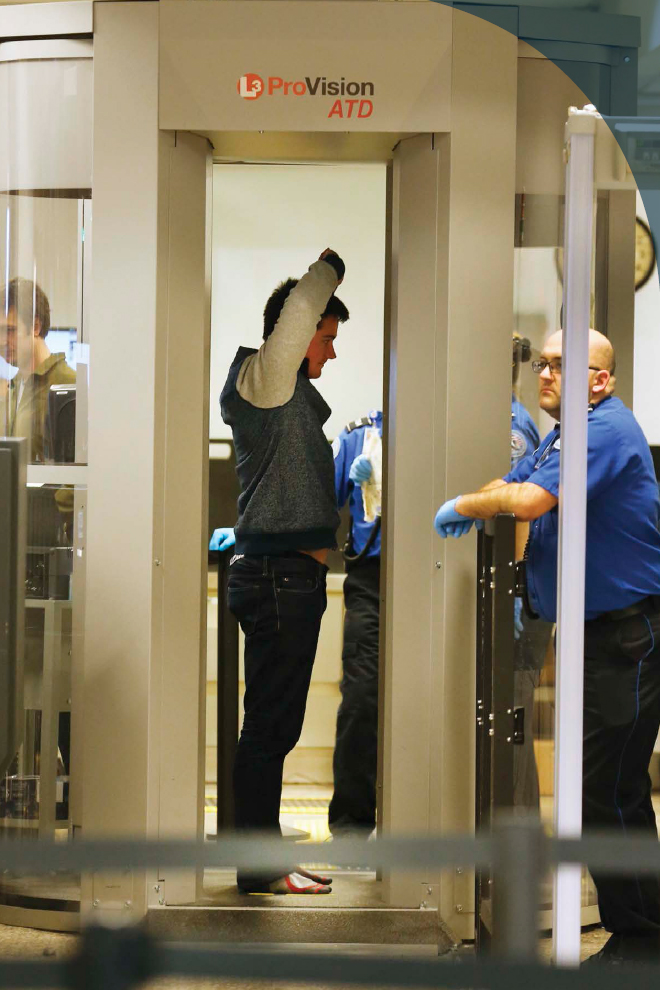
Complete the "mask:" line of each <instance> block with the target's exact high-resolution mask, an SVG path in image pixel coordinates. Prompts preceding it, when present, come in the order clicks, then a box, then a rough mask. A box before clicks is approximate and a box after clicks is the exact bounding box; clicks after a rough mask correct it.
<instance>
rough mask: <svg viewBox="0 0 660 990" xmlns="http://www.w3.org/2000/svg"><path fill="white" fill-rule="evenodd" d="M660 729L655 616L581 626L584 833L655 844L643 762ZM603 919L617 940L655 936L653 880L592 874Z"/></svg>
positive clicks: (658, 927)
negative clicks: (604, 832)
mask: <svg viewBox="0 0 660 990" xmlns="http://www.w3.org/2000/svg"><path fill="white" fill-rule="evenodd" d="M659 727H660V613H659V612H658V611H655V610H654V609H653V608H652V607H651V606H650V605H649V608H648V610H647V611H646V614H644V615H635V616H632V617H629V618H627V619H624V620H622V621H618V622H607V621H604V620H601V619H595V620H593V621H592V622H587V623H586V624H585V669H584V764H583V772H584V785H583V786H584V789H583V811H582V814H583V825H584V828H585V830H586V829H590V828H592V829H596V828H600V829H603V828H610V829H617V830H618V831H619V832H620V833H621V834H623V835H626V836H629V837H630V838H631V839H633V838H634V835H635V834H638V835H644V834H646V835H652V836H654V837H655V838H657V829H656V822H655V815H654V812H653V806H652V804H651V781H650V778H649V774H648V768H649V762H650V760H651V754H652V753H653V747H654V744H655V741H656V738H657V736H658V728H659ZM594 882H595V884H596V889H597V891H598V907H599V909H600V916H601V920H602V922H603V924H604V926H605V928H607V929H608V930H609V931H611V932H614V933H615V934H617V935H652V936H655V937H658V936H660V884H659V882H658V878H657V877H643V876H632V877H615V876H608V875H594Z"/></svg>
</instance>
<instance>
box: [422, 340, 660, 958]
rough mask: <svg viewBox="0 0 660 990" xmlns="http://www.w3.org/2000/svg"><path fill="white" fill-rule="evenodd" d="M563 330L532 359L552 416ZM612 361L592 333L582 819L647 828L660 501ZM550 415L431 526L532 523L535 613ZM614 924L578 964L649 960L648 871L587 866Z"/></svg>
mask: <svg viewBox="0 0 660 990" xmlns="http://www.w3.org/2000/svg"><path fill="white" fill-rule="evenodd" d="M561 354H562V334H561V333H556V334H553V335H552V336H551V337H550V338H549V339H548V340H547V341H546V344H545V346H544V348H543V351H542V352H541V356H540V359H539V360H538V361H535V362H534V363H533V365H532V367H533V369H534V371H535V372H536V373H537V374H538V376H539V404H540V406H541V408H542V409H544V410H545V411H546V412H547V413H548V414H549V415H550V416H552V417H553V418H554V419H556V420H557V421H558V420H559V415H560V407H561ZM614 370H615V358H614V350H613V348H612V345H611V344H610V342H609V341H608V340H607V338H606V337H604V336H603V335H602V334H600V333H597V332H596V331H595V330H590V331H589V372H588V375H589V378H588V388H587V389H586V393H585V399H586V400H587V402H588V403H589V419H588V433H587V437H588V441H587V442H588V454H587V548H586V580H585V626H584V632H585V636H584V651H585V657H584V750H583V824H584V827H585V828H586V829H598V828H600V829H616V830H618V831H619V832H620V833H621V834H622V835H630V834H631V833H634V832H636V833H637V834H639V835H645V834H646V835H653V836H654V837H657V830H656V822H655V815H654V812H653V806H652V804H651V783H650V779H649V774H648V768H649V763H650V760H651V755H652V753H653V746H654V744H655V741H656V739H657V736H658V730H659V728H660V532H659V531H658V514H659V509H660V504H659V498H658V485H657V482H656V479H655V472H654V469H653V460H652V457H651V452H650V449H649V446H648V443H647V442H646V439H645V437H644V434H643V433H642V430H641V428H640V426H639V425H638V423H637V421H636V420H635V417H634V416H633V414H632V412H631V411H630V410H629V409H627V408H626V406H624V404H623V403H622V402H621V400H620V399H618V398H617V397H616V396H614V395H613V394H612V392H613V386H614V381H613V375H614ZM559 430H560V428H559V422H557V425H556V426H555V427H554V429H553V430H551V432H550V433H549V434H548V436H547V437H546V438H545V439H544V440H543V441H542V442H541V444H540V446H539V448H538V450H537V451H536V452H535V453H534V456H533V457H532V458H528V459H525V461H522V462H520V464H519V465H518V466H517V467H515V468H514V469H513V470H512V471H510V472H509V473H508V474H507V475H505V477H504V478H497V479H495V480H494V481H491V482H489V484H487V485H485V486H484V488H482V489H480V491H478V492H475V493H473V494H470V495H462V496H458V497H457V498H454V499H452V500H451V501H450V502H446V503H445V504H444V505H443V506H442V507H441V508H440V509H439V510H438V513H437V515H436V518H435V528H436V531H437V532H438V534H439V535H440V536H442V537H447V536H462V535H463V534H464V533H467V532H468V531H469V529H470V528H471V526H472V525H473V523H474V522H475V520H480V519H490V518H491V517H492V516H495V515H497V514H498V513H500V512H508V513H513V514H514V515H515V516H516V518H517V519H520V520H523V521H527V522H529V523H530V539H529V543H528V549H527V554H526V564H527V585H528V592H529V600H530V604H531V607H532V609H533V611H535V612H537V613H538V614H539V615H540V616H541V617H542V618H543V619H546V620H548V621H550V622H554V621H556V617H557V616H556V613H557V600H556V598H557V536H558V532H557V531H558V508H557V507H558V496H559V449H560V432H559ZM594 882H595V884H596V888H597V891H598V906H599V909H600V916H601V920H602V922H603V925H604V926H605V928H606V929H608V930H609V931H610V932H611V933H612V935H611V937H610V939H609V940H608V942H607V943H606V944H605V946H604V947H603V948H602V949H601V951H600V952H599V953H597V954H596V955H595V956H592V957H591V958H590V960H589V963H596V964H604V965H607V964H617V963H620V962H622V961H644V960H655V961H656V962H657V961H659V960H660V885H659V883H658V878H657V877H653V878H652V877H646V876H639V875H637V876H631V875H627V876H625V877H616V876H610V875H607V874H605V875H602V874H598V875H595V876H594Z"/></svg>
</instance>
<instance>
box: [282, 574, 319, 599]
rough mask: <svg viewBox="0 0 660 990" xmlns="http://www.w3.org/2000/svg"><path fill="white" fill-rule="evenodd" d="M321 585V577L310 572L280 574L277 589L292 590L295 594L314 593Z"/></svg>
mask: <svg viewBox="0 0 660 990" xmlns="http://www.w3.org/2000/svg"><path fill="white" fill-rule="evenodd" d="M318 586H319V579H318V578H317V577H313V576H311V575H308V574H278V575H277V577H276V578H275V589H276V590H277V591H278V592H280V591H284V592H291V594H294V595H313V594H314V592H315V591H316V590H317V588H318Z"/></svg>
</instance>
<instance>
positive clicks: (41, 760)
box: [0, 484, 84, 907]
mask: <svg viewBox="0 0 660 990" xmlns="http://www.w3.org/2000/svg"><path fill="white" fill-rule="evenodd" d="M83 498H84V490H83V489H75V490H74V488H73V487H72V486H69V485H34V484H29V485H28V491H27V504H28V522H27V560H26V572H25V653H24V667H23V675H24V698H23V709H24V714H23V739H22V743H21V745H20V747H19V750H18V753H17V754H16V757H15V758H14V761H13V763H12V764H11V766H10V767H9V769H8V771H7V773H6V775H5V777H4V780H2V781H1V782H0V834H2V835H3V837H5V838H17V837H18V838H28V837H29V838H32V837H34V838H36V837H50V836H53V835H54V836H55V837H59V838H66V837H67V834H68V832H69V827H70V820H71V816H70V801H69V796H70V793H69V792H70V772H71V696H72V683H71V682H72V662H73V654H74V639H75V636H74V630H75V626H74V608H75V607H76V605H77V604H78V603H77V602H75V601H74V591H73V589H74V582H73V560H74V533H73V517H74V500H76V499H77V500H80V499H83ZM73 882H74V880H73V878H71V877H69V876H66V877H50V878H49V881H48V890H47V892H45V891H44V888H43V880H42V879H39V880H38V881H36V879H35V878H29V877H25V876H21V877H12V876H9V877H3V879H2V881H1V882H0V903H8V904H20V905H23V906H27V903H28V902H29V903H30V904H31V906H36V904H35V903H33V901H34V898H38V900H39V901H40V902H45V901H48V902H49V903H48V904H45V903H41V906H51V907H52V906H53V905H52V904H50V901H51V900H56V901H59V902H62V901H66V902H69V901H70V900H71V892H70V889H69V888H71V885H72V883H73ZM35 883H36V886H35ZM60 888H61V889H60ZM26 898H27V899H28V900H27V901H26ZM60 906H61V904H60Z"/></svg>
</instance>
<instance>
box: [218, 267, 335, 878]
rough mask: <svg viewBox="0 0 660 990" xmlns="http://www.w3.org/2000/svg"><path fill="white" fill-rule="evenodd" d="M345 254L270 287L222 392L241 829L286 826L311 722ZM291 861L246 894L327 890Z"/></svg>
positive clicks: (331, 528) (329, 532)
mask: <svg viewBox="0 0 660 990" xmlns="http://www.w3.org/2000/svg"><path fill="white" fill-rule="evenodd" d="M343 277H344V263H343V261H342V260H341V258H340V257H339V256H338V254H337V253H336V252H335V251H332V250H331V249H330V248H328V249H326V250H325V251H324V252H323V253H322V254H321V256H320V258H319V260H318V261H316V262H315V263H314V264H313V265H311V266H310V268H309V271H308V272H307V273H306V274H305V275H304V276H303V277H302V278H301V279H300V281H297V280H295V279H289V280H288V281H286V282H284V283H282V285H280V286H278V288H277V289H276V290H275V291H274V292H273V294H272V295H271V297H270V299H269V300H268V302H267V304H266V308H265V310H264V334H263V336H264V342H263V344H262V345H261V347H260V348H259V350H258V351H257V350H254V349H251V348H245V347H240V348H239V350H238V353H237V354H236V357H235V358H234V361H233V363H232V365H231V367H230V369H229V375H228V377H227V382H226V384H225V386H224V388H223V390H222V395H221V397H220V403H221V409H222V417H223V419H224V421H225V422H226V423H227V424H228V425H229V426H231V428H232V433H233V438H234V446H235V449H236V465H237V466H236V471H237V474H238V479H239V482H240V487H241V494H240V496H239V498H238V521H237V524H236V527H235V537H236V553H235V555H234V556H233V557H232V560H231V563H230V569H229V581H228V602H229V608H230V610H231V612H232V613H233V614H234V615H235V616H236V618H237V619H238V621H239V622H240V624H241V628H242V629H243V632H244V634H245V701H244V708H245V715H244V720H243V727H242V731H241V735H240V739H239V742H238V749H237V752H236V762H235V765H234V794H235V801H236V827H237V829H239V830H253V831H259V832H262V833H263V832H268V831H272V832H274V833H276V834H280V825H279V809H280V798H281V793H282V767H283V763H284V758H285V756H286V755H287V753H289V752H290V751H291V750H292V749H293V747H294V746H295V745H296V742H297V741H298V738H299V736H300V732H301V729H302V725H303V719H304V715H305V705H306V702H307V692H308V689H309V683H310V679H311V675H312V667H313V664H314V657H315V654H316V646H317V642H318V636H319V629H320V625H321V618H322V616H323V613H324V611H325V608H326V591H325V584H326V574H327V570H328V568H327V567H326V564H325V560H326V557H327V554H328V550H330V549H335V548H336V545H337V543H336V532H337V528H338V526H339V514H338V512H337V499H336V496H335V477H334V465H333V456H332V449H331V446H330V444H329V442H328V440H327V439H326V436H325V434H324V432H323V425H324V423H325V422H326V421H327V419H328V417H329V416H330V408H329V407H328V405H327V403H326V402H325V401H324V399H323V398H322V396H321V395H320V394H319V392H317V390H316V389H315V387H314V386H313V385H312V380H314V379H317V378H320V376H321V373H322V371H323V366H324V365H325V363H326V361H329V360H330V361H331V360H334V358H335V357H336V355H335V351H334V342H335V338H336V336H337V331H338V327H339V323H344V322H345V321H346V320H347V319H348V310H347V309H346V307H345V306H344V304H343V303H342V302H341V301H340V300H339V299H338V298H337V297H336V296H335V295H334V292H335V289H336V288H337V286H338V285H339V284H340V283H341V282H342V280H343ZM329 883H330V881H329V880H328V879H327V878H325V877H317V876H315V875H314V874H308V873H305V872H304V871H301V870H300V869H299V868H294V867H292V865H290V864H284V856H283V866H282V869H280V870H279V871H271V872H264V871H260V870H258V869H255V870H254V871H241V870H239V874H238V886H239V889H240V890H241V891H242V892H244V893H276V894H287V893H303V894H322V893H329V892H330V886H329Z"/></svg>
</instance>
